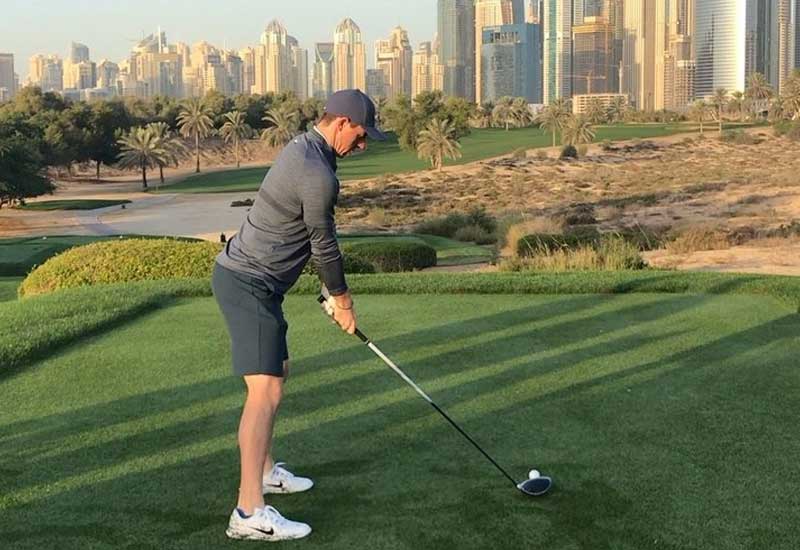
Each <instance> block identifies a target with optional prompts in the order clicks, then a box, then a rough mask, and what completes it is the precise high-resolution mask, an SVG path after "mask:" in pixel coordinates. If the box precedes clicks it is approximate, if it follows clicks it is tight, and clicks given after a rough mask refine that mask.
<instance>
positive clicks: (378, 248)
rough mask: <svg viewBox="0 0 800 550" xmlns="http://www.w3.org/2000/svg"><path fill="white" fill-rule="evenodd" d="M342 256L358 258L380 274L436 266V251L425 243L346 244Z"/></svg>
mask: <svg viewBox="0 0 800 550" xmlns="http://www.w3.org/2000/svg"><path fill="white" fill-rule="evenodd" d="M342 254H343V255H344V257H345V258H347V257H348V256H353V257H358V258H360V259H361V260H364V261H367V262H369V263H370V264H372V266H374V269H375V271H378V272H380V273H396V272H401V271H413V270H415V269H424V268H426V267H433V266H435V265H436V250H435V249H434V248H433V247H431V246H428V245H427V244H423V243H413V242H404V241H383V242H380V241H377V242H365V243H346V244H344V245H342Z"/></svg>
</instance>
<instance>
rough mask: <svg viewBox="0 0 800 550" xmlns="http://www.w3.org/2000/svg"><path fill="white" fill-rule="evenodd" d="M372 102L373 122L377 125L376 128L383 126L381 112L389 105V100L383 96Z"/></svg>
mask: <svg viewBox="0 0 800 550" xmlns="http://www.w3.org/2000/svg"><path fill="white" fill-rule="evenodd" d="M374 102H375V121H376V122H377V123H378V126H383V124H384V118H383V111H384V109H386V106H387V105H388V104H389V100H388V99H386V98H385V97H383V96H378V97H376V98H375V99H374Z"/></svg>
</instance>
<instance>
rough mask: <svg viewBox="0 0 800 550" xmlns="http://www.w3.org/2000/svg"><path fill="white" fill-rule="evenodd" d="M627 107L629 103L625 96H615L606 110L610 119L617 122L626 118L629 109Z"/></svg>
mask: <svg viewBox="0 0 800 550" xmlns="http://www.w3.org/2000/svg"><path fill="white" fill-rule="evenodd" d="M627 108H628V105H627V102H626V101H625V98H624V97H621V96H616V97H614V98H613V99H612V100H611V103H610V104H609V106H608V109H607V111H606V113H607V115H608V118H609V120H611V122H612V123H617V122H619V121H621V120H623V119H624V118H625V111H627Z"/></svg>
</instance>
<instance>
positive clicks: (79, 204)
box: [17, 199, 131, 210]
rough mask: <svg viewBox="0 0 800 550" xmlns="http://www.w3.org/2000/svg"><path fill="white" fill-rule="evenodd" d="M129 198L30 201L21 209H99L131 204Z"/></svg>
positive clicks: (20, 207)
mask: <svg viewBox="0 0 800 550" xmlns="http://www.w3.org/2000/svg"><path fill="white" fill-rule="evenodd" d="M130 202H131V201H129V200H99V199H79V200H59V201H40V202H30V203H28V204H26V205H25V206H19V207H17V208H19V209H20V210H97V209H98V208H107V207H109V206H119V205H121V204H130Z"/></svg>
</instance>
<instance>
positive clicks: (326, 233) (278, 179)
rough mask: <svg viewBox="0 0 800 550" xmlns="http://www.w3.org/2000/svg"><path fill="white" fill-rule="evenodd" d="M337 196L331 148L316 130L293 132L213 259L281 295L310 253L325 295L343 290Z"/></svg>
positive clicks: (291, 282) (334, 161) (284, 292)
mask: <svg viewBox="0 0 800 550" xmlns="http://www.w3.org/2000/svg"><path fill="white" fill-rule="evenodd" d="M338 195H339V180H338V179H337V177H336V154H335V153H334V151H333V149H332V148H331V146H330V145H329V144H328V142H327V141H326V140H325V138H324V137H323V136H322V135H321V134H320V133H319V132H318V131H316V130H311V131H310V132H307V133H305V134H303V135H300V136H297V137H296V138H294V139H293V140H292V141H291V142H289V144H288V145H287V146H286V147H285V148H284V149H283V151H281V153H280V154H279V155H278V158H277V159H276V160H275V163H274V164H273V165H272V168H271V169H270V171H269V173H267V175H266V177H265V178H264V181H263V183H262V184H261V188H260V189H259V191H258V196H257V197H256V199H255V202H254V204H253V207H252V208H251V209H250V212H248V214H247V218H246V219H245V221H244V223H243V224H242V227H241V229H240V230H239V233H237V234H236V235H234V236H233V237H232V238H231V239H230V240H229V241H228V243H227V244H226V245H225V249H224V250H223V251H222V252H220V254H219V256H217V263H219V264H221V265H222V266H223V267H226V268H228V269H231V270H233V271H238V272H241V273H246V274H249V275H253V276H255V277H259V278H261V279H262V280H264V282H265V283H266V284H267V285H268V286H269V287H270V288H271V289H272V290H273V291H274V292H277V293H279V294H286V292H288V291H289V289H290V288H291V287H292V285H294V284H295V283H296V282H297V279H298V278H299V277H300V273H301V272H302V271H303V268H304V267H305V265H306V263H307V262H308V260H309V259H310V258H311V257H312V256H313V257H314V259H315V261H316V263H317V267H318V269H319V273H320V279H321V280H322V282H323V283H324V284H325V286H326V287H328V290H329V291H330V293H331V294H333V295H339V294H343V293H344V292H345V291H346V290H347V284H346V283H345V278H344V267H343V263H342V254H341V252H340V250H339V244H338V242H337V241H336V224H335V223H334V217H333V216H334V207H335V205H336V199H337V197H338Z"/></svg>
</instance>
